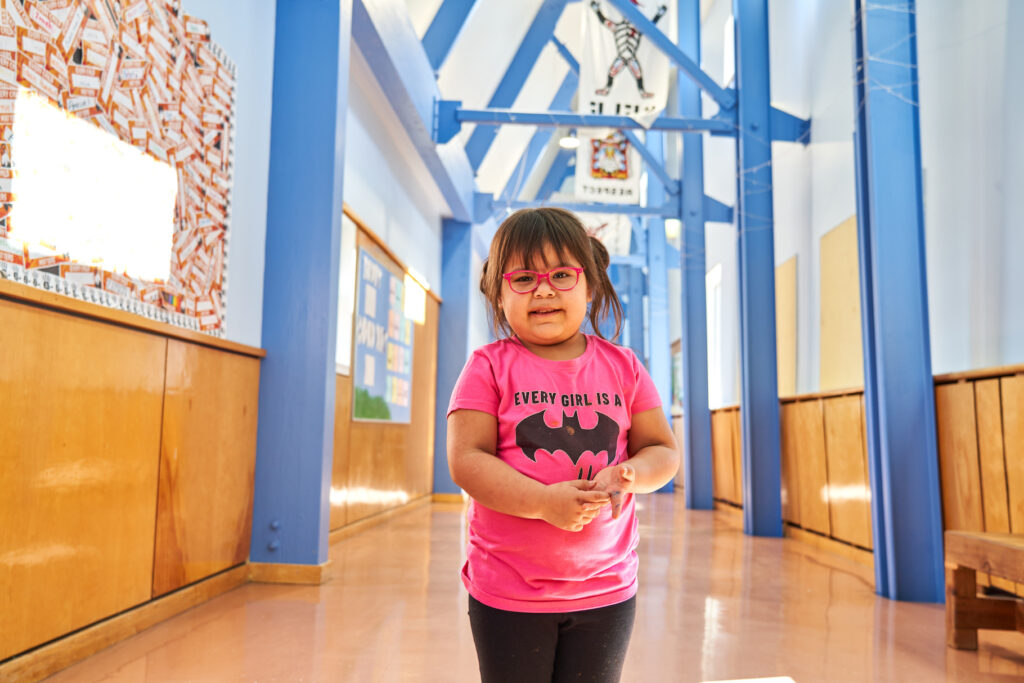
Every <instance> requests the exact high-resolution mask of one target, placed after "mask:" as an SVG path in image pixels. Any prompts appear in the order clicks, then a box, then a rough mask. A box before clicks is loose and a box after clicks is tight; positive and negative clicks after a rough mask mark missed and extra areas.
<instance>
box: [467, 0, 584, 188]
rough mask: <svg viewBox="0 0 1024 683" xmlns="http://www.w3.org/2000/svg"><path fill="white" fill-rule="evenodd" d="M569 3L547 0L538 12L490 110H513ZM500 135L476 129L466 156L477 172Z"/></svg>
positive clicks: (483, 128) (563, 0) (468, 143)
mask: <svg viewBox="0 0 1024 683" xmlns="http://www.w3.org/2000/svg"><path fill="white" fill-rule="evenodd" d="M567 2H568V0H544V4H542V5H541V6H540V9H539V10H537V16H535V17H534V19H533V23H532V24H530V28H529V29H527V31H526V35H525V36H523V41H522V42H521V43H520V44H519V49H518V50H516V54H515V56H514V57H513V58H512V62H511V63H510V64H509V66H508V69H507V70H506V71H505V75H504V76H502V79H501V82H500V83H498V87H497V88H496V89H495V90H494V94H493V95H492V96H491V99H490V101H489V102H488V103H487V106H488V107H511V106H512V103H513V102H515V101H516V97H518V96H519V91H520V90H522V88H523V84H524V83H526V78H527V77H528V76H529V75H530V71H531V70H532V69H533V65H534V64H535V63H536V62H537V57H539V56H540V53H541V50H543V49H544V46H545V45H547V43H548V41H549V40H551V36H553V35H554V33H555V25H556V24H558V19H559V17H561V16H562V10H563V9H565V5H566V4H567ZM497 134H498V131H497V130H495V129H494V128H492V127H489V126H477V127H476V129H475V130H474V131H473V133H472V135H470V136H469V141H468V142H467V143H466V155H467V157H468V158H469V163H470V165H471V166H472V167H473V170H474V171H477V170H478V169H479V168H480V164H481V163H483V160H484V157H485V156H487V151H488V150H489V149H490V148H491V143H492V142H494V138H495V136H496V135H497Z"/></svg>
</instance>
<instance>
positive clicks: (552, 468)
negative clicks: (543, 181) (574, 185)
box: [448, 208, 679, 683]
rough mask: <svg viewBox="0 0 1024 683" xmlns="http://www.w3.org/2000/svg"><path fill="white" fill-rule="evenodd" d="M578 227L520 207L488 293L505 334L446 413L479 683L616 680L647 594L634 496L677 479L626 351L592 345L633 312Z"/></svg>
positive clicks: (673, 455) (504, 237)
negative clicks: (609, 320)
mask: <svg viewBox="0 0 1024 683" xmlns="http://www.w3.org/2000/svg"><path fill="white" fill-rule="evenodd" d="M608 261H609V257H608V252H607V250H606V249H605V248H604V246H603V245H602V244H601V243H600V242H599V241H597V240H596V239H594V238H591V237H589V236H588V235H587V233H586V231H585V230H584V228H583V226H582V224H581V223H580V222H579V220H578V219H577V218H576V217H575V216H574V215H573V214H571V213H569V212H568V211H563V210H561V209H555V208H543V209H525V210H522V211H519V212H517V213H515V214H513V215H511V216H509V217H508V219H506V220H505V222H504V223H502V225H501V227H500V228H499V229H498V232H497V234H496V235H495V236H494V241H493V242H492V243H491V251H490V254H489V257H488V259H487V261H486V262H485V264H484V273H483V277H482V279H481V282H480V288H481V290H482V291H483V293H484V296H485V297H486V298H487V302H488V304H489V306H490V311H491V314H492V322H493V323H494V327H495V331H496V332H500V333H501V334H502V335H503V336H504V338H503V339H501V340H500V341H496V342H493V343H491V344H488V345H486V346H484V347H482V348H480V349H477V350H476V351H475V352H474V353H473V355H472V356H471V357H470V359H469V361H468V362H467V363H466V367H465V368H464V369H463V371H462V375H461V376H460V377H459V380H458V382H457V384H456V385H455V389H454V391H453V392H452V398H451V403H450V405H449V408H448V464H449V468H450V469H451V474H452V479H453V480H454V481H455V483H456V484H458V485H459V486H461V487H462V488H463V489H464V490H465V491H466V492H467V493H468V494H469V495H470V497H471V498H472V501H471V502H470V507H469V514H468V520H469V532H468V548H467V560H466V564H465V566H464V567H463V569H462V581H463V583H464V584H465V586H466V589H467V590H468V591H469V595H470V597H469V618H470V624H471V626H472V630H473V640H474V641H475V643H476V650H477V657H478V659H479V663H480V675H481V678H482V680H483V681H484V683H492V682H494V681H515V682H517V683H521V682H523V681H528V682H533V681H568V680H572V681H617V680H619V676H620V674H621V671H622V663H623V660H624V659H625V656H626V648H627V646H628V645H629V638H630V634H631V633H632V629H633V617H634V612H635V597H634V596H635V594H636V590H637V554H636V548H637V544H638V533H637V520H636V515H635V508H634V501H633V495H632V494H634V493H647V492H650V491H654V490H656V489H658V488H660V487H661V486H663V485H664V484H665V483H666V482H668V481H669V480H670V479H671V478H672V477H673V476H674V475H675V472H676V469H677V467H678V464H679V455H678V451H677V448H676V442H675V439H674V437H673V435H672V430H671V429H670V428H669V425H668V422H667V421H666V419H665V415H664V413H663V412H662V409H661V407H660V400H659V397H658V393H657V391H656V389H655V387H654V383H653V382H652V381H651V378H650V376H649V375H648V374H647V371H646V370H645V369H644V367H643V365H642V364H641V363H640V361H638V360H637V358H636V356H635V355H634V354H633V352H632V351H630V350H629V349H626V348H623V347H620V346H616V345H614V344H612V343H610V342H608V341H606V340H605V339H604V338H603V337H602V336H601V335H600V333H598V334H597V336H593V335H586V334H583V332H581V330H580V327H581V325H582V323H583V319H584V317H586V316H587V304H588V303H589V304H590V313H589V318H590V323H591V327H592V328H593V329H594V330H597V329H598V323H599V321H600V320H602V319H603V318H604V317H605V316H607V314H608V313H609V311H611V312H612V313H613V314H614V317H615V324H616V336H617V335H618V331H619V328H620V327H621V321H622V307H621V306H620V304H619V301H618V299H617V297H616V295H615V290H614V289H613V288H612V284H611V282H610V280H609V279H608V274H607V268H608Z"/></svg>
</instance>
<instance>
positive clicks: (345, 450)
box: [330, 375, 352, 531]
mask: <svg viewBox="0 0 1024 683" xmlns="http://www.w3.org/2000/svg"><path fill="white" fill-rule="evenodd" d="M351 438H352V376H351V375H336V379H335V383H334V460H333V462H332V463H331V520H330V527H331V530H332V531H333V530H334V529H338V528H340V527H342V526H345V524H347V523H348V470H349V465H350V461H349V453H350V450H351V443H350V440H351Z"/></svg>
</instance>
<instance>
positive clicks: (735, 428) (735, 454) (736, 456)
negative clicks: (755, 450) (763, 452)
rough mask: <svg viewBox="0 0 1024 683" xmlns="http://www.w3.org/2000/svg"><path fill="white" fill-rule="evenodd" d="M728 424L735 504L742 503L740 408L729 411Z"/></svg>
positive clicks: (741, 430)
mask: <svg viewBox="0 0 1024 683" xmlns="http://www.w3.org/2000/svg"><path fill="white" fill-rule="evenodd" d="M729 425H730V427H731V428H732V494H733V501H732V502H734V503H736V504H737V505H740V506H742V505H743V429H742V427H741V425H740V409H739V408H736V409H735V410H730V411H729Z"/></svg>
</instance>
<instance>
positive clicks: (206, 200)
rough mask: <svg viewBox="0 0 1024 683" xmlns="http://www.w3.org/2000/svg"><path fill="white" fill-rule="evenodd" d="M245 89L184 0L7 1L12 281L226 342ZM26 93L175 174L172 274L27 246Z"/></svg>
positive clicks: (4, 151)
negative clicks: (239, 107) (22, 214)
mask: <svg viewBox="0 0 1024 683" xmlns="http://www.w3.org/2000/svg"><path fill="white" fill-rule="evenodd" d="M235 81H236V67H235V65H234V64H233V63H232V62H231V60H230V59H229V58H228V57H227V56H226V55H225V54H224V52H223V51H222V50H221V49H220V48H219V47H218V46H217V45H216V44H215V43H213V42H212V41H211V36H210V30H209V26H208V25H207V23H206V22H205V21H203V19H201V18H200V17H195V16H191V15H188V14H185V13H183V12H182V10H181V7H180V2H179V0H46V1H42V0H0V277H3V278H6V279H11V280H15V281H18V282H22V283H25V284H28V285H32V286H37V287H44V288H46V289H49V290H51V291H55V292H58V293H60V294H65V295H68V296H74V297H76V298H80V299H83V300H86V301H92V302H95V303H100V304H104V305H108V306H111V307H116V308H120V309H123V310H128V311H131V312H134V313H138V314H141V315H144V316H146V317H149V318H152V319H155V320H159V321H162V322H170V323H172V324H177V325H180V326H182V327H185V328H188V329H194V330H198V331H204V332H207V333H209V334H213V335H217V336H223V325H224V318H225V306H226V292H227V275H226V263H227V254H228V246H227V245H228V233H229V228H230V222H231V201H230V197H231V188H232V171H233V131H234V107H235ZM26 92H27V93H30V96H31V97H32V98H36V99H41V100H42V101H43V102H45V103H46V104H48V105H49V106H51V107H52V108H54V109H55V110H58V111H59V112H61V113H62V115H63V116H65V117H67V118H68V119H72V118H73V119H82V120H85V121H87V122H88V123H90V124H91V125H92V126H95V127H96V128H98V129H100V130H102V131H105V132H106V133H107V134H109V135H110V136H113V137H114V138H116V139H118V140H120V141H123V142H124V143H128V144H129V145H132V146H133V147H134V148H135V149H137V150H139V151H140V152H142V153H143V154H144V155H146V156H147V157H149V158H151V159H154V160H156V161H158V162H160V163H162V164H165V165H167V167H168V169H169V171H168V172H169V173H173V174H174V175H176V178H177V194H176V197H175V198H174V200H173V208H169V210H168V215H167V216H166V224H164V225H162V226H160V229H161V230H163V231H165V232H164V233H162V234H168V233H170V234H171V235H172V237H171V238H170V239H169V240H168V242H169V253H168V254H167V259H168V260H169V261H170V265H169V268H167V269H166V272H167V277H166V278H165V279H164V278H159V279H147V278H146V277H143V276H140V275H139V274H138V273H134V272H132V268H131V266H130V265H125V264H124V263H123V262H119V263H113V264H112V263H105V262H103V260H102V259H97V258H93V259H92V260H91V261H89V262H81V261H79V260H78V259H76V257H75V254H74V253H71V252H69V251H66V249H67V247H66V246H62V245H61V244H50V243H42V242H40V241H32V240H29V239H25V238H24V237H25V235H26V234H28V232H30V231H29V230H28V229H27V228H28V226H26V224H25V223H19V213H18V206H19V201H18V196H17V195H18V191H17V190H18V177H19V174H23V173H25V171H26V170H28V169H18V168H14V167H15V166H16V165H17V163H16V160H17V158H18V155H17V151H18V149H17V146H18V144H19V128H18V126H17V125H16V119H17V116H16V114H17V109H18V107H19V102H21V103H22V105H21V106H23V107H24V106H25V105H24V102H25V101H26V100H25V99H24V98H25V97H26ZM171 177H173V176H171ZM91 181H95V182H103V179H102V178H99V179H91ZM172 185H173V181H172ZM74 210H75V207H74V206H71V207H69V211H71V212H72V213H73V212H74ZM152 227H153V226H150V225H139V226H138V235H137V237H134V236H133V238H132V239H138V240H140V241H143V240H147V239H148V238H149V237H148V235H147V230H148V229H150V228H152ZM171 231H173V232H171Z"/></svg>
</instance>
